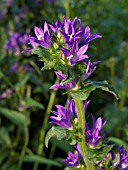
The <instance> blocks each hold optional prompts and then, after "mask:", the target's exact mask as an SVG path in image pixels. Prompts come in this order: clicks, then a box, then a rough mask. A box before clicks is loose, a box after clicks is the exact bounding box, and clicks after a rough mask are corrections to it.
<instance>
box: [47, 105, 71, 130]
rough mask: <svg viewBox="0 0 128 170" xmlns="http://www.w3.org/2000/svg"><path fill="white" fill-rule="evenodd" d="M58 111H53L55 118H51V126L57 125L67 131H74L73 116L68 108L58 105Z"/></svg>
mask: <svg viewBox="0 0 128 170" xmlns="http://www.w3.org/2000/svg"><path fill="white" fill-rule="evenodd" d="M56 108H57V111H51V112H52V113H53V114H54V115H55V116H50V118H51V119H52V121H51V122H50V123H51V124H56V125H58V126H61V127H63V128H65V129H72V124H71V120H70V119H71V115H70V113H69V112H68V110H67V109H66V108H64V107H63V106H61V105H56Z"/></svg>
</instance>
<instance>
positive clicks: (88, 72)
mask: <svg viewBox="0 0 128 170" xmlns="http://www.w3.org/2000/svg"><path fill="white" fill-rule="evenodd" d="M99 62H100V61H95V62H92V63H91V61H90V60H89V61H85V64H86V65H87V66H86V70H85V72H84V74H83V75H82V76H81V79H82V81H84V80H86V79H87V78H88V77H89V76H90V75H91V74H92V73H93V72H94V71H95V69H96V65H97V64H98V63H99Z"/></svg>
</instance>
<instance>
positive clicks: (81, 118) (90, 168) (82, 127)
mask: <svg viewBox="0 0 128 170" xmlns="http://www.w3.org/2000/svg"><path fill="white" fill-rule="evenodd" d="M74 101H75V105H76V108H77V114H78V128H79V139H80V140H79V141H78V145H79V148H80V150H81V153H82V156H83V159H84V162H85V165H86V167H87V170H95V167H94V165H93V163H92V162H90V160H89V159H88V155H87V154H88V151H87V147H86V136H85V131H86V119H85V113H84V107H83V102H82V101H81V100H79V99H78V98H74Z"/></svg>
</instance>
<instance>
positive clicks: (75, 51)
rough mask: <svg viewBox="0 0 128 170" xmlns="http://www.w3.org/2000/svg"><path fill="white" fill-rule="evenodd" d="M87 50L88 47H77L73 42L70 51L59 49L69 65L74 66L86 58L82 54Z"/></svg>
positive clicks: (75, 42)
mask: <svg viewBox="0 0 128 170" xmlns="http://www.w3.org/2000/svg"><path fill="white" fill-rule="evenodd" d="M87 49H88V45H84V46H82V47H80V48H79V47H78V42H77V41H74V42H73V46H72V49H71V50H68V49H66V48H61V49H60V50H61V51H62V53H63V54H64V56H65V57H67V59H68V61H69V63H70V64H71V65H73V64H76V63H77V62H80V61H82V60H84V59H85V58H88V56H87V55H86V54H84V53H85V52H86V51H87Z"/></svg>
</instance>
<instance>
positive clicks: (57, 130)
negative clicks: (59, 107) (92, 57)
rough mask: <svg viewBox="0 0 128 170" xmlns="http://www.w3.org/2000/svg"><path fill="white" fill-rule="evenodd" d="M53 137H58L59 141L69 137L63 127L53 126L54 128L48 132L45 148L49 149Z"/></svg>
mask: <svg viewBox="0 0 128 170" xmlns="http://www.w3.org/2000/svg"><path fill="white" fill-rule="evenodd" d="M53 136H56V137H57V139H58V140H62V139H64V138H65V137H66V136H67V134H66V130H65V129H64V128H62V127H58V126H52V128H51V129H50V130H49V131H48V132H47V134H46V137H45V146H46V147H48V143H49V140H50V139H51V138H52V137H53Z"/></svg>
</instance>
